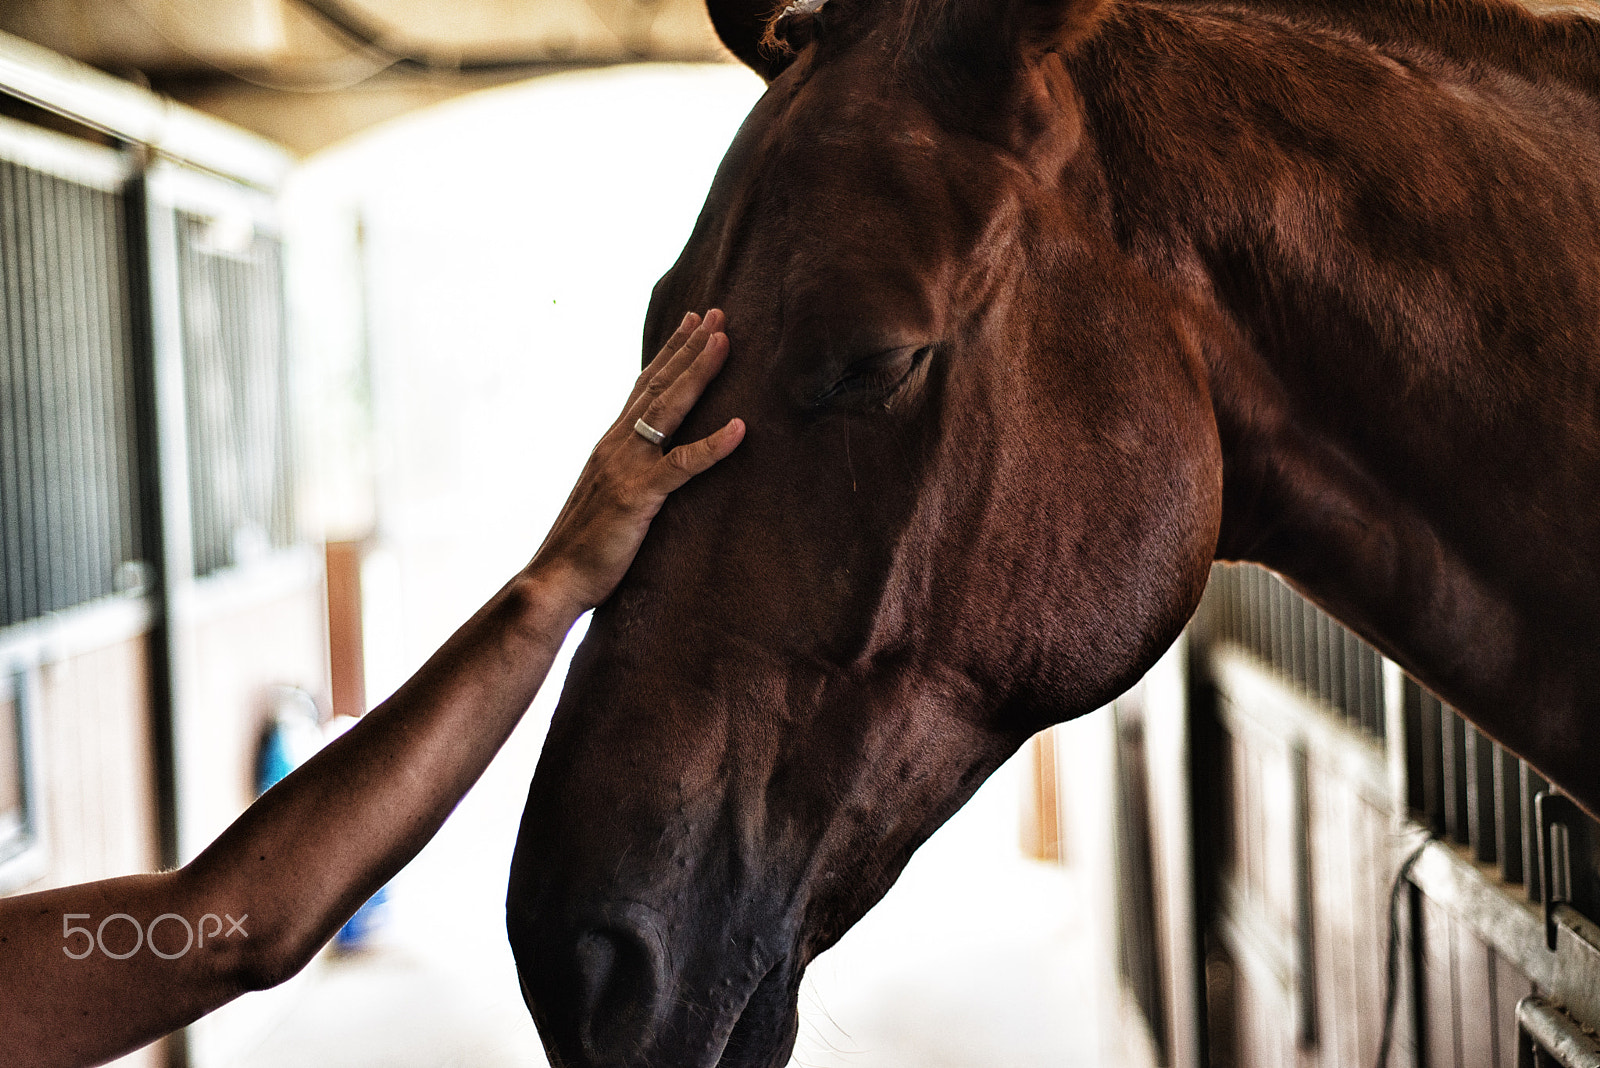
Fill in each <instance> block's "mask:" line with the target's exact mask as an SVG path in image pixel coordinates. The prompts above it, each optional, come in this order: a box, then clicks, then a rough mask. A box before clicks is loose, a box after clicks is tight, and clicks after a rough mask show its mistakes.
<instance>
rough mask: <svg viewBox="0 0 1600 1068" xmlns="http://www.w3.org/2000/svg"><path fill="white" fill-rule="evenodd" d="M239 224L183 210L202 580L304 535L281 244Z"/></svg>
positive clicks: (193, 492) (192, 475)
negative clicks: (296, 487)
mask: <svg viewBox="0 0 1600 1068" xmlns="http://www.w3.org/2000/svg"><path fill="white" fill-rule="evenodd" d="M238 225H240V224H239V223H237V222H236V221H233V222H229V223H228V224H227V226H224V225H223V224H222V223H219V222H218V221H216V220H213V219H211V218H209V217H205V216H201V215H195V214H190V213H186V212H180V213H179V214H178V218H177V237H178V264H179V284H180V287H181V290H182V308H183V346H184V387H185V391H186V400H187V413H188V439H189V495H190V513H191V516H192V540H193V552H194V573H195V575H196V577H200V576H204V575H208V574H211V573H212V572H214V571H217V570H219V569H221V568H225V567H230V566H233V565H236V564H241V563H247V562H249V561H250V560H251V559H254V558H256V557H259V556H262V555H265V554H266V553H267V552H269V551H271V550H273V549H281V548H286V547H288V546H290V545H292V544H293V543H294V541H295V533H296V531H295V517H294V507H293V505H294V501H293V479H294V470H293V467H294V463H293V448H292V428H291V424H290V408H289V380H288V354H287V351H286V347H285V344H284V331H283V303H282V286H281V284H280V278H279V272H280V269H281V268H280V250H279V246H278V242H277V241H276V240H275V239H273V238H271V237H269V236H267V235H263V234H259V233H255V232H254V231H253V229H247V230H246V232H245V233H244V234H243V235H241V234H239V233H238V232H237V231H235V232H233V233H231V234H230V233H228V232H226V231H227V227H228V226H232V227H237V226H238ZM244 225H245V226H246V227H247V228H248V225H249V224H248V223H245V224H244Z"/></svg>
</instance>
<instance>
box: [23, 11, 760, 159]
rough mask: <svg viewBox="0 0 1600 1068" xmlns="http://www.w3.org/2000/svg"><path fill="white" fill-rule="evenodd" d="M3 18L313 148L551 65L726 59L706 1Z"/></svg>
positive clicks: (38, 37) (35, 36)
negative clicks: (404, 113) (385, 120)
mask: <svg viewBox="0 0 1600 1068" xmlns="http://www.w3.org/2000/svg"><path fill="white" fill-rule="evenodd" d="M0 31H5V32H8V33H12V34H16V35H17V36H19V37H23V38H26V39H28V40H31V41H33V42H35V43H38V44H42V45H44V46H45V47H47V48H50V49H53V50H55V51H57V52H60V53H62V54H64V55H67V56H70V57H72V58H74V59H78V60H81V61H83V62H85V63H89V64H92V65H94V66H97V67H100V68H102V69H105V70H108V71H111V72H113V73H117V74H122V75H125V76H131V77H134V78H136V79H137V80H142V81H147V82H149V83H150V85H151V86H152V87H154V88H156V89H157V90H159V91H161V92H165V93H168V94H170V95H172V96H174V97H176V98H178V99H180V100H182V101H184V102H186V103H190V104H193V105H195V106H197V107H199V108H201V109H203V110H207V111H211V112H213V113H215V114H218V115H221V116H223V117H224V118H228V119H230V120H232V121H234V122H236V123H238V124H240V125H242V126H245V127H247V128H250V129H254V130H256V131H258V132H260V133H263V134H266V135H267V136H269V137H272V138H273V139H275V140H277V141H279V142H281V143H283V144H285V145H287V146H288V147H290V148H291V149H293V150H295V151H297V152H301V153H305V152H309V151H312V150H315V149H317V148H320V147H323V146H324V145H327V144H330V143H332V142H333V141H337V140H339V139H341V138H343V137H345V136H347V135H348V134H350V133H353V132H355V131H357V130H359V129H362V128H364V127H366V126H368V125H371V124H373V123H375V122H378V121H382V120H383V119H387V118H391V117H393V116H395V115H398V114H401V113H403V112H405V111H409V110H411V109H413V108H416V107H419V106H423V105H426V104H430V103H434V102H437V101H439V100H442V99H446V98H449V97H451V96H455V95H458V94H460V93H462V92H466V91H469V90H472V89H476V88H481V87H484V86H488V85H493V84H498V83H501V82H506V81H511V80H516V79H521V78H526V77H531V76H534V75H537V74H540V73H546V72H550V71H555V70H564V69H570V68H572V67H574V66H591V65H598V64H610V63H626V62H638V61H651V60H653V61H663V60H665V61H718V60H724V59H727V58H728V54H727V52H726V51H725V50H724V49H723V48H722V46H721V45H720V44H719V43H718V41H717V37H716V34H715V33H714V32H713V30H712V28H711V23H710V20H709V19H708V18H707V17H706V13H705V5H704V2H703V0H383V2H381V3H379V2H378V0H8V2H6V3H0Z"/></svg>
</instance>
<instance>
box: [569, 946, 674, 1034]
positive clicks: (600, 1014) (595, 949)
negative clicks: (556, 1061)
mask: <svg viewBox="0 0 1600 1068" xmlns="http://www.w3.org/2000/svg"><path fill="white" fill-rule="evenodd" d="M574 955H575V957H576V962H577V965H578V981H579V988H580V991H581V1002H580V1005H581V1013H582V1015H581V1017H580V1021H579V1027H580V1031H579V1034H580V1036H581V1040H582V1042H583V1046H584V1053H585V1054H586V1055H587V1056H588V1058H589V1060H590V1061H592V1062H594V1063H595V1064H606V1065H609V1064H621V1063H626V1062H628V1061H630V1060H632V1059H634V1058H636V1057H638V1056H639V1055H640V1054H642V1053H643V1052H644V1050H645V1047H646V1046H647V1045H648V1044H649V1040H650V1038H651V1036H652V1035H653V1034H654V1033H655V1028H656V1023H657V1020H658V1017H659V1014H660V1002H661V987H662V983H661V977H660V975H658V974H657V967H656V956H655V954H653V953H652V952H651V951H650V947H649V946H647V945H646V944H645V942H644V940H643V939H642V938H640V937H639V935H637V934H635V933H633V932H632V931H626V930H619V929H617V928H615V927H605V928H597V929H594V930H590V931H586V932H585V933H583V934H582V935H579V936H578V944H577V945H576V946H575V947H574Z"/></svg>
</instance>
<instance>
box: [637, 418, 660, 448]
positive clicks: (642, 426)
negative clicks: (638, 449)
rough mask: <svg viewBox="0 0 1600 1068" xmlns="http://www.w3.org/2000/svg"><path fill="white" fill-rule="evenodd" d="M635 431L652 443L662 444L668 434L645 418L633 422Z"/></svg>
mask: <svg viewBox="0 0 1600 1068" xmlns="http://www.w3.org/2000/svg"><path fill="white" fill-rule="evenodd" d="M633 432H634V433H635V434H638V435H639V436H640V437H641V438H644V440H646V441H648V442H649V443H650V444H652V445H660V444H661V443H662V442H663V441H666V440H667V436H666V435H665V434H663V433H662V432H661V431H659V430H657V429H656V428H655V427H653V426H651V425H650V424H649V423H647V422H645V421H644V420H643V419H641V420H639V421H638V422H637V423H634V424H633Z"/></svg>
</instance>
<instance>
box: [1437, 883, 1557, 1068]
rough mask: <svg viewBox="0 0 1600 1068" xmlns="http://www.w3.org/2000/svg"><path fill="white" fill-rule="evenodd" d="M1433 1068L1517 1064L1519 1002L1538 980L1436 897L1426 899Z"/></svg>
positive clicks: (1508, 1067)
mask: <svg viewBox="0 0 1600 1068" xmlns="http://www.w3.org/2000/svg"><path fill="white" fill-rule="evenodd" d="M1421 900H1422V920H1423V922H1422V932H1421V937H1422V946H1421V949H1422V959H1423V970H1422V984H1421V986H1422V991H1421V993H1422V1006H1423V1018H1424V1021H1425V1025H1424V1026H1425V1032H1424V1036H1423V1037H1424V1047H1425V1049H1424V1056H1425V1063H1426V1064H1427V1065H1428V1068H1517V1051H1516V1041H1517V1038H1516V1035H1517V1002H1518V1001H1519V1000H1521V999H1522V998H1523V997H1525V996H1526V995H1528V994H1531V993H1533V992H1534V986H1533V982H1532V981H1531V980H1530V979H1529V978H1528V977H1527V976H1526V975H1524V974H1523V973H1522V972H1521V971H1519V970H1518V969H1517V968H1516V967H1515V966H1514V965H1513V964H1511V963H1510V962H1509V961H1508V960H1506V959H1505V958H1504V957H1502V956H1501V955H1500V954H1498V953H1496V952H1495V951H1494V949H1493V948H1491V947H1489V946H1487V945H1485V944H1484V943H1483V942H1482V941H1481V940H1479V938H1478V937H1477V936H1476V935H1475V934H1474V933H1473V932H1472V930H1471V929H1470V928H1469V927H1468V926H1467V925H1466V924H1464V923H1461V922H1460V921H1458V920H1456V919H1455V918H1454V917H1452V916H1451V915H1450V914H1449V913H1448V912H1447V911H1445V909H1443V908H1442V907H1441V906H1439V905H1438V904H1436V903H1435V902H1434V901H1433V900H1432V899H1431V898H1429V897H1427V896H1426V895H1423V896H1422V898H1421Z"/></svg>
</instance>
